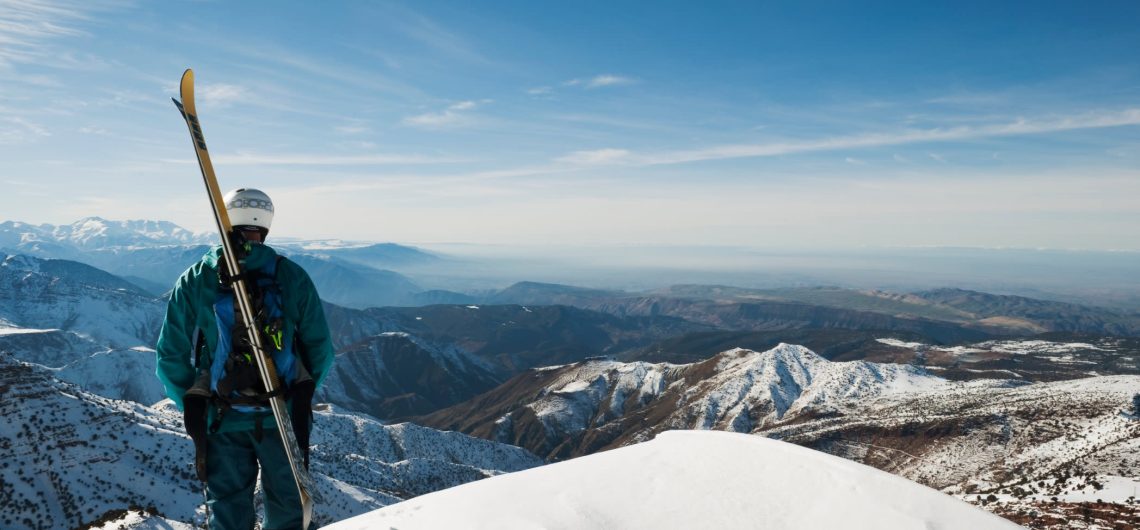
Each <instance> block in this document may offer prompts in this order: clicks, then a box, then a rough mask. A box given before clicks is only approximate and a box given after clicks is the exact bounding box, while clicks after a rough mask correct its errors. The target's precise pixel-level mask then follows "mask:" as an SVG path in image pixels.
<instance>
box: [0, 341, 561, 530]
mask: <svg viewBox="0 0 1140 530" xmlns="http://www.w3.org/2000/svg"><path fill="white" fill-rule="evenodd" d="M52 375H53V374H52V372H51V371H49V370H47V369H44V368H42V367H38V366H35V365H31V364H27V363H21V362H18V361H15V360H13V359H11V358H10V357H9V356H7V355H4V354H0V416H2V417H3V418H4V421H3V422H0V455H2V456H3V458H0V462H2V463H0V504H2V505H3V506H4V510H3V512H2V513H0V527H2V528H5V529H13V530H15V529H25V528H28V529H39V528H75V527H80V526H83V525H84V524H85V523H89V522H92V521H95V520H97V519H99V518H100V517H102V516H103V515H104V514H107V513H108V512H115V511H120V510H126V509H127V508H128V507H130V506H142V507H151V509H152V511H153V512H154V513H158V514H162V515H163V517H165V518H167V519H170V520H174V521H180V522H184V523H186V522H193V521H198V522H200V519H201V517H202V515H203V514H202V513H201V511H200V508H201V499H202V493H201V488H200V484H199V483H198V482H197V480H196V479H195V478H194V477H193V472H192V465H191V454H192V450H193V449H192V445H191V443H190V441H189V438H187V437H186V435H185V434H184V432H183V428H182V420H181V415H180V413H178V412H177V411H176V410H174V408H173V406H172V405H171V404H170V402H169V401H167V402H165V404H164V405H162V406H159V407H156V408H151V407H145V406H142V405H139V404H136V403H132V402H126V401H116V400H110V399H106V398H103V397H99V396H96V395H94V394H90V393H88V392H85V391H83V390H80V389H79V388H77V387H75V386H73V385H71V384H68V383H64V382H61V381H59V380H57V379H55V378H54V377H52ZM315 425H316V427H315V430H314V433H313V449H312V468H313V471H314V477H315V479H316V484H317V491H318V494H319V495H320V497H321V499H323V501H322V503H321V504H320V505H319V506H318V509H317V514H316V520H317V522H319V523H322V524H323V523H328V522H330V521H335V520H340V519H343V518H346V517H349V516H352V515H356V514H359V513H363V512H365V511H368V510H372V509H375V508H378V507H381V506H385V505H388V504H391V503H393V502H397V501H399V500H401V499H405V498H408V497H410V496H413V495H419V494H423V493H426V492H429V491H434V490H436V489H439V488H445V487H449V486H454V485H458V484H462V483H464V482H468V481H471V480H476V479H480V478H484V477H487V476H491V475H495V474H499V473H503V472H509V471H517V470H521V469H525V468H529V467H533V466H536V465H539V464H540V463H541V461H540V460H539V459H538V458H536V457H534V456H533V455H530V454H529V453H527V452H526V451H523V450H521V449H519V448H517V447H511V446H505V445H501V444H495V443H493V442H488V441H486V440H479V439H475V438H470V437H468V436H465V435H462V434H459V433H442V432H439V431H435V430H432V429H428V428H424V427H418V426H413V425H407V424H404V425H394V426H388V425H382V424H380V423H378V422H376V421H374V420H371V419H368V418H366V417H362V416H356V415H352V414H346V413H340V412H336V411H318V412H317V417H316V423H315Z"/></svg>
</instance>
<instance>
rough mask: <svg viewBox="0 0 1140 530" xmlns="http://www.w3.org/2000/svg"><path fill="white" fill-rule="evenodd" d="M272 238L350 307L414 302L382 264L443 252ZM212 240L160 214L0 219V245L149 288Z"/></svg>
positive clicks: (413, 293) (423, 260)
mask: <svg viewBox="0 0 1140 530" xmlns="http://www.w3.org/2000/svg"><path fill="white" fill-rule="evenodd" d="M270 243H271V244H273V245H274V247H275V248H276V249H277V250H279V251H280V252H281V253H282V254H284V255H287V256H289V257H290V258H291V259H294V260H296V261H297V262H298V263H300V264H302V266H304V267H305V269H306V270H307V271H308V272H309V274H310V276H312V278H313V282H314V283H315V284H316V285H317V288H318V289H319V290H320V291H321V294H322V296H323V297H324V298H325V299H327V300H330V301H332V302H334V303H338V304H341V305H346V306H349V307H360V308H364V307H372V306H384V305H419V304H418V303H417V295H419V294H420V293H422V292H424V291H425V290H424V289H422V288H420V287H419V286H417V285H416V284H415V282H413V281H412V280H411V279H409V278H407V277H406V276H403V275H401V274H399V273H397V272H393V271H391V270H384V267H392V266H402V267H411V266H417V265H424V264H433V263H437V262H439V261H440V260H441V258H440V257H438V256H435V255H433V254H429V253H427V252H424V251H421V250H419V249H415V248H411V247H405V246H400V245H395V244H380V245H368V246H346V245H344V244H341V245H330V244H328V243H327V242H323V243H306V242H303V241H292V242H291V241H290V240H283V241H282V242H281V243H280V244H278V243H277V242H276V241H270ZM216 244H218V236H217V235H214V234H196V233H192V232H190V231H188V230H185V229H183V228H181V227H178V226H177V225H174V224H173V223H169V222H165V221H109V220H106V219H101V218H98V217H89V218H86V219H82V220H79V221H76V222H75V223H72V224H70V225H59V226H55V225H38V226H37V225H30V224H27V223H20V222H14V221H8V222H4V223H0V253H7V254H14V255H16V254H18V255H28V256H35V257H39V258H55V259H66V260H73V261H78V262H82V263H86V264H88V265H91V266H94V267H98V268H100V269H103V270H107V271H115V273H116V274H117V275H118V276H119V277H121V278H124V279H127V280H128V281H130V282H132V283H133V284H134V285H136V286H137V287H139V288H141V289H143V290H145V291H147V292H148V293H149V294H151V295H152V296H160V295H162V294H163V293H165V292H167V291H168V290H169V289H170V288H171V287H172V286H173V285H174V282H175V280H177V279H178V276H179V275H181V274H182V272H183V271H185V270H186V269H187V268H188V267H190V266H191V265H193V264H194V263H195V262H196V261H198V260H199V259H201V257H202V255H204V254H205V253H206V251H207V250H209V249H210V248H211V247H212V246H213V245H216Z"/></svg>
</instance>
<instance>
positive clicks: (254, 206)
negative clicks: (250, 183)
mask: <svg viewBox="0 0 1140 530" xmlns="http://www.w3.org/2000/svg"><path fill="white" fill-rule="evenodd" d="M223 202H225V203H226V213H228V214H229V215H230V225H232V226H234V227H235V228H236V227H239V226H256V227H258V228H262V229H264V230H265V233H268V232H269V225H271V224H273V201H272V200H270V199H269V196H268V195H266V194H265V192H263V191H261V190H255V189H253V188H238V189H236V190H233V191H231V192H229V193H227V194H226V196H225V198H224V199H223Z"/></svg>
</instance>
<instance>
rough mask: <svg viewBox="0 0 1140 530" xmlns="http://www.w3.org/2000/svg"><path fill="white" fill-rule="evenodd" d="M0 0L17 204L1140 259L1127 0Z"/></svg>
mask: <svg viewBox="0 0 1140 530" xmlns="http://www.w3.org/2000/svg"><path fill="white" fill-rule="evenodd" d="M991 4H995V3H994V2H976V3H974V2H947V3H934V2H895V3H888V2H875V3H864V4H863V5H860V6H856V5H854V3H850V2H787V3H781V4H776V3H761V2H701V3H693V2H575V3H552V2H533V1H530V2H523V1H518V2H454V3H445V2H407V3H388V2H364V1H359V2H350V1H344V2H252V1H250V2H132V1H126V0H115V1H99V0H95V1H59V2H55V1H42V0H36V1H20V2H7V1H0V86H2V87H3V89H2V90H0V156H2V157H3V160H4V164H3V166H2V169H0V181H2V182H3V189H4V190H5V193H3V194H2V195H0V211H2V212H3V215H0V217H2V218H4V219H12V220H22V221H26V222H32V223H53V224H59V223H69V222H71V221H74V220H76V219H79V218H81V217H86V216H91V215H98V216H102V217H107V218H112V219H134V218H148V219H164V220H170V221H174V222H176V223H179V224H181V225H183V226H186V227H188V228H192V229H197V230H208V229H209V228H210V226H211V225H210V222H211V220H210V218H209V216H208V213H207V209H206V208H207V207H206V203H205V193H204V191H203V188H202V185H201V181H200V179H199V177H198V174H197V167H196V164H195V163H194V160H193V151H192V149H191V147H190V143H189V138H188V135H187V133H186V130H185V127H184V126H183V124H182V123H181V120H180V117H179V116H178V114H177V112H176V110H175V109H174V106H173V105H172V104H171V103H170V97H172V96H175V95H176V94H175V91H176V86H177V81H178V79H179V77H180V75H181V73H182V71H183V70H184V69H185V68H187V67H192V68H194V70H195V73H196V77H197V80H198V100H199V101H198V109H199V114H200V117H201V121H202V125H203V128H204V131H205V134H206V139H207V142H208V144H209V145H210V148H211V151H212V154H213V157H214V165H215V168H216V169H217V171H218V175H219V179H220V181H221V185H222V187H223V188H233V187H238V186H253V187H259V188H262V189H264V190H266V191H267V192H269V193H270V194H271V195H272V196H273V197H274V199H275V201H276V203H277V209H278V214H277V218H276V221H275V222H276V225H275V233H276V234H278V235H284V236H293V237H313V238H316V237H322V238H324V237H341V238H346V239H362V240H374V241H396V242H402V243H420V244H424V243H442V242H470V243H494V244H549V243H555V244H561V243H566V244H582V245H630V244H638V245H729V246H746V247H814V248H839V247H851V246H872V247H893V246H904V247H905V246H930V245H936V246H979V247H1030V248H1038V247H1047V248H1079V249H1129V250H1140V230H1137V228H1136V227H1138V226H1140V169H1138V168H1140V60H1138V59H1137V58H1136V57H1137V56H1136V52H1135V50H1137V49H1140V29H1138V28H1140V4H1137V3H1136V2H1096V3H1077V2H1067V3H1061V2H1026V3H1021V2H1009V3H1003V4H1002V5H991Z"/></svg>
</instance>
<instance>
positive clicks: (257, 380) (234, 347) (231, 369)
mask: <svg viewBox="0 0 1140 530" xmlns="http://www.w3.org/2000/svg"><path fill="white" fill-rule="evenodd" d="M281 259H284V258H282V257H280V256H278V257H277V259H276V260H273V261H271V262H269V264H267V265H266V266H265V267H264V268H262V269H254V270H251V271H247V272H245V273H244V274H246V286H247V288H248V289H249V295H250V302H251V303H252V305H253V311H254V314H255V315H257V318H256V319H257V322H258V324H259V325H260V326H262V329H260V330H259V332H260V333H261V344H262V346H263V347H264V348H265V349H266V350H268V351H267V353H269V354H270V357H272V359H273V364H274V365H275V366H276V368H277V380H278V381H279V382H280V383H281V385H280V388H278V389H277V391H276V392H273V393H267V392H265V390H264V389H265V385H264V384H263V383H262V380H261V373H260V371H259V370H258V367H257V362H256V360H255V359H254V358H253V345H252V344H250V342H249V336H248V333H247V331H246V329H245V326H244V324H243V325H237V324H239V323H240V322H241V320H242V315H241V312H240V311H238V310H237V307H236V303H235V300H234V291H233V288H232V287H230V286H229V285H227V283H226V282H223V283H222V284H221V285H220V286H219V288H218V296H217V298H216V299H215V301H214V319H215V322H216V323H217V329H218V340H217V348H216V349H215V350H214V353H213V356H212V361H211V363H210V393H211V395H212V396H213V397H214V399H215V400H216V401H218V402H219V405H220V406H222V407H223V409H226V408H229V409H232V410H235V411H238V412H263V411H266V410H269V399H270V398H272V397H274V396H276V395H280V394H282V393H286V392H288V390H289V387H290V386H291V385H292V383H294V382H295V381H297V379H298V377H297V376H298V373H299V372H300V363H298V362H297V354H296V351H295V349H294V344H293V343H292V341H290V342H288V343H286V342H285V341H284V340H283V337H285V336H287V335H288V336H292V333H286V331H290V330H287V329H286V326H289V325H290V324H291V323H290V322H289V321H288V319H286V318H285V311H284V309H283V307H282V293H281V287H280V285H279V284H278V282H277V264H278V262H279V261H280V260H281Z"/></svg>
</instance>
